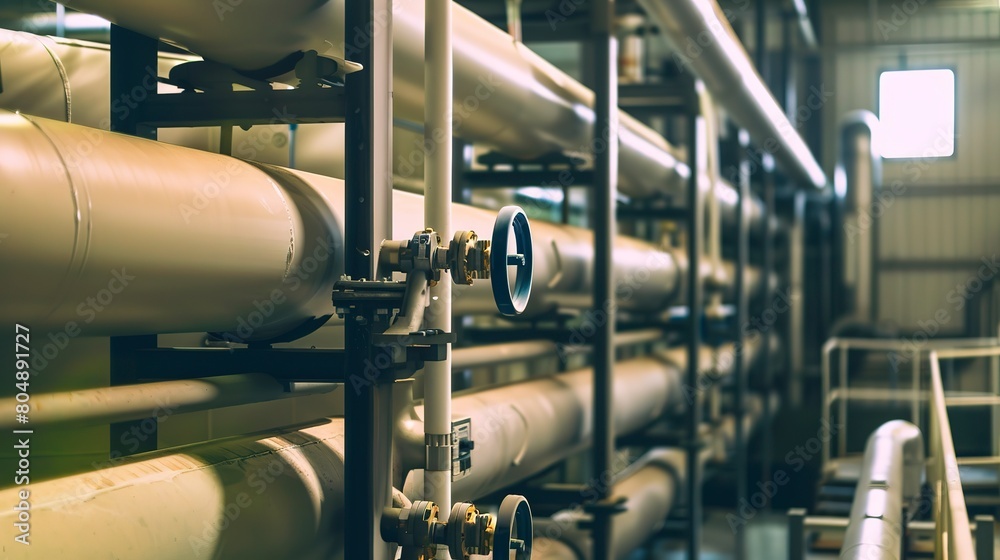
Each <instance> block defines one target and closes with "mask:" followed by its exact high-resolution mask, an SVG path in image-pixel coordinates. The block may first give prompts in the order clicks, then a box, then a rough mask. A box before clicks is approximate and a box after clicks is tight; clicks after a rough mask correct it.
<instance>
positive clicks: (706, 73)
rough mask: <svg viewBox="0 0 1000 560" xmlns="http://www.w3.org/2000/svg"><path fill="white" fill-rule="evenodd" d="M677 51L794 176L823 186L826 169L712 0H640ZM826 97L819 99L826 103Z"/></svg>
mask: <svg viewBox="0 0 1000 560" xmlns="http://www.w3.org/2000/svg"><path fill="white" fill-rule="evenodd" d="M639 4H640V5H641V6H642V8H643V9H644V10H645V11H646V13H647V14H649V17H650V18H651V19H652V20H653V21H654V22H655V23H656V25H657V26H658V27H659V28H660V31H661V34H662V36H663V37H664V38H666V39H667V41H669V42H670V44H671V46H672V47H673V49H674V52H675V54H676V55H677V57H678V58H679V60H680V61H681V62H682V63H683V64H684V66H685V67H686V68H687V69H690V70H691V71H693V72H694V73H695V74H696V75H697V76H698V77H699V78H701V80H702V81H703V82H705V87H706V88H707V89H708V91H709V92H710V93H711V94H712V98H713V99H714V100H715V101H716V102H718V103H719V104H720V105H722V106H723V107H724V108H725V109H726V111H727V112H728V113H729V114H730V115H731V116H732V117H733V120H735V121H736V123H737V124H739V125H740V126H741V127H743V128H745V129H746V130H747V132H749V133H750V137H751V139H752V140H753V141H754V143H755V144H756V145H757V146H758V147H759V148H761V149H762V150H764V151H766V152H768V153H770V154H771V155H772V156H774V159H775V160H776V161H777V162H778V165H779V166H781V168H782V169H783V170H784V171H785V172H786V173H787V174H788V175H789V176H790V177H791V178H792V179H794V180H795V181H796V182H798V183H800V184H802V185H808V186H810V187H816V188H823V187H824V186H826V175H825V174H824V173H823V168H822V167H820V165H819V163H818V162H817V161H816V158H815V157H813V155H812V152H811V151H810V150H809V147H808V146H807V145H806V143H805V142H804V141H803V140H802V137H801V136H799V133H798V131H797V130H796V129H795V125H794V124H792V123H791V122H790V121H789V120H788V117H787V116H786V115H785V112H784V110H783V109H782V108H781V106H779V105H778V102H777V101H775V100H774V96H772V95H771V91H770V90H769V89H768V88H767V85H765V84H764V80H763V79H761V77H760V74H758V73H757V70H756V69H755V68H754V65H753V63H752V62H751V61H750V57H749V56H747V53H746V51H745V50H744V49H743V44H742V43H740V40H739V39H738V38H737V37H736V33H735V32H733V28H732V27H731V26H730V25H729V20H728V19H727V18H726V15H725V14H724V13H723V11H722V9H721V8H720V7H719V4H718V3H717V2H716V1H715V0H639ZM825 101H826V99H825V98H824V99H820V100H819V103H824V102H825Z"/></svg>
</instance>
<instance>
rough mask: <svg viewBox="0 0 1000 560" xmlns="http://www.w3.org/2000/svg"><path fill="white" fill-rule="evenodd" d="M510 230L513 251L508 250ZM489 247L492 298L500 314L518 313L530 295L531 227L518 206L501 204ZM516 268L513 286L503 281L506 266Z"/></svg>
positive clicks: (525, 304) (526, 303) (505, 279)
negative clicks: (512, 237) (512, 234)
mask: <svg viewBox="0 0 1000 560" xmlns="http://www.w3.org/2000/svg"><path fill="white" fill-rule="evenodd" d="M511 229H513V230H514V243H515V247H514V249H515V252H513V253H512V252H511V251H510V247H509V245H510V243H509V241H510V230H511ZM490 245H491V247H490V269H491V270H490V282H491V283H492V284H493V299H494V300H496V304H497V308H498V309H499V310H500V313H502V314H504V315H509V316H513V315H520V314H521V313H522V312H523V311H524V308H525V307H527V305H528V297H529V296H530V295H531V268H532V262H531V228H530V227H529V226H528V216H527V215H525V213H524V210H522V209H521V208H520V207H519V206H504V207H503V208H501V209H500V212H499V213H498V214H497V221H496V223H494V225H493V239H492V242H491V244H490ZM510 265H513V266H516V267H517V272H516V274H515V276H514V286H513V288H511V286H510V283H509V282H508V280H507V267H508V266H510Z"/></svg>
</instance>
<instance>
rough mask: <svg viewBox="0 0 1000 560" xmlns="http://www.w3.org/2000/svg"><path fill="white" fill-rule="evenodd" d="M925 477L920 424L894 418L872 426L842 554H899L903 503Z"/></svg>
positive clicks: (852, 558)
mask: <svg viewBox="0 0 1000 560" xmlns="http://www.w3.org/2000/svg"><path fill="white" fill-rule="evenodd" d="M923 478H924V440H923V436H922V435H921V433H920V429H919V428H917V427H916V426H914V425H913V424H911V423H909V422H906V421H904V420H892V421H890V422H886V423H885V424H882V426H880V427H879V428H878V429H877V430H875V431H874V432H873V433H872V435H871V436H870V437H869V438H868V443H867V444H866V445H865V456H864V459H862V462H861V475H860V476H859V477H858V485H857V488H856V490H855V492H854V503H853V505H851V518H850V522H849V523H848V525H847V532H846V534H845V535H844V544H843V545H842V546H841V548H840V559H841V560H867V559H869V558H880V559H883V560H898V559H899V558H902V552H903V547H902V542H903V541H902V539H903V507H904V506H907V505H911V504H913V503H914V502H915V501H916V500H917V499H918V498H919V497H920V492H921V485H922V484H923ZM911 514H912V512H911Z"/></svg>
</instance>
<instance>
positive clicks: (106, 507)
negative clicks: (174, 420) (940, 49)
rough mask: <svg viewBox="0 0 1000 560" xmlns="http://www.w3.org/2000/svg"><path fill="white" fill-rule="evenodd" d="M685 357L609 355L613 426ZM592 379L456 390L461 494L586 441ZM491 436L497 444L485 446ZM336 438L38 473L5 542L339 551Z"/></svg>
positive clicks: (266, 442)
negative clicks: (23, 532) (469, 430)
mask: <svg viewBox="0 0 1000 560" xmlns="http://www.w3.org/2000/svg"><path fill="white" fill-rule="evenodd" d="M748 357H749V356H748ZM682 367H683V366H682V365H680V366H676V365H669V364H668V363H667V362H665V361H663V360H661V359H657V358H642V359H638V360H630V361H626V362H621V363H619V364H618V365H617V366H616V367H615V373H614V380H615V403H614V404H615V407H614V410H616V411H620V412H618V414H619V416H620V418H619V420H620V422H616V426H617V427H618V430H619V433H625V430H634V429H638V428H640V427H642V426H643V425H644V423H645V422H649V421H650V420H652V419H654V418H655V417H656V416H657V415H658V414H659V413H660V412H662V411H663V410H664V409H665V408H666V407H668V406H670V405H671V403H680V402H683V396H682V393H681V391H680V383H681V377H682V373H681V372H682ZM710 367H711V366H710V365H708V364H706V369H708V368H710ZM592 382H593V380H592V372H591V370H579V371H576V372H571V373H567V374H560V375H555V376H551V377H544V378H539V379H534V380H531V381H526V382H523V383H518V384H513V385H508V386H506V387H499V388H495V389H489V390H485V391H478V392H475V393H471V394H467V395H460V396H457V397H456V398H455V400H454V418H456V419H457V418H461V417H463V416H470V417H472V418H473V424H472V426H473V437H474V438H475V439H476V440H478V441H481V442H484V443H483V444H481V445H477V446H476V447H475V448H474V449H473V451H472V453H473V455H472V461H473V469H472V471H470V474H469V476H467V477H466V478H464V479H462V480H459V481H456V483H455V499H459V500H462V499H470V498H478V497H481V496H483V495H484V494H486V493H489V492H493V491H496V490H498V489H499V488H502V487H503V486H505V485H507V484H510V483H512V482H515V481H517V480H519V479H521V478H523V477H526V476H529V475H531V474H534V473H535V472H537V471H538V470H540V469H543V468H546V467H548V466H550V465H552V464H554V463H556V462H557V461H559V460H561V459H563V458H565V457H566V456H568V455H569V453H571V452H572V451H574V450H577V449H579V448H581V447H582V446H585V445H586V442H587V441H588V440H589V437H590V436H589V434H590V418H591V416H592V413H593V411H592V410H591V409H590V406H591V402H592V399H591V394H590V388H591V387H592ZM413 413H415V416H416V417H415V416H414V414H413ZM419 416H420V411H419V408H418V409H416V410H413V411H409V412H407V413H406V414H404V415H403V418H402V419H401V422H402V425H401V426H400V427H399V429H398V430H397V433H402V434H412V436H413V437H412V438H410V437H404V438H403V439H402V440H401V441H398V442H397V443H398V444H400V446H401V448H402V449H401V452H400V457H401V460H402V461H403V464H404V465H405V466H406V468H409V467H410V466H413V465H417V466H420V465H422V464H423V443H424V442H423V437H422V436H423V426H422V425H421V423H420V421H419ZM569 419H573V420H572V421H569ZM486 442H489V443H490V444H487V443H486ZM494 442H495V443H496V445H497V446H498V447H499V450H493V449H491V448H493V447H494V445H493V444H494ZM343 443H344V423H343V419H339V418H334V419H328V420H323V421H321V422H320V423H318V424H315V425H312V426H306V427H298V428H294V429H290V430H279V431H275V432H272V433H269V434H266V435H257V436H244V437H237V438H230V439H226V440H221V441H216V442H210V443H205V444H198V445H192V446H188V447H185V448H181V449H179V450H176V451H165V452H156V453H153V454H147V455H144V456H140V457H134V458H127V459H115V460H110V461H108V462H107V463H106V464H103V465H95V469H96V470H95V471H93V472H89V473H84V474H80V475H74V476H69V477H64V478H59V479H54V480H47V481H34V482H32V484H31V500H32V501H31V521H32V533H31V535H32V544H31V547H30V549H29V548H28V547H24V548H13V549H12V548H8V552H9V553H11V554H12V555H11V556H10V557H11V558H21V557H24V556H17V555H16V554H17V553H24V551H28V550H30V553H31V555H32V556H31V557H38V558H97V557H115V558H122V559H136V560H138V559H141V560H175V559H177V558H186V559H188V560H201V559H206V560H207V559H213V560H222V559H229V558H232V559H239V560H246V559H248V558H302V559H305V560H320V559H323V560H326V559H329V558H339V557H341V555H342V550H343V534H342V533H341V532H340V528H341V527H342V516H343V515H344V514H345V504H344V500H343V483H344V479H343V475H344V473H343V457H344V447H343ZM508 453H512V454H513V455H512V457H507V454H508ZM501 457H502V458H501ZM512 459H513V460H512ZM418 479H420V480H422V477H418ZM17 492H18V489H17V488H8V489H5V490H2V491H0V501H3V503H11V504H16V503H17V497H16V496H17ZM16 515H17V512H16V511H14V510H13V509H11V508H5V509H4V510H3V511H0V527H2V528H0V538H4V539H6V542H12V541H13V536H14V533H15V531H16V528H15V527H14V524H13V520H14V519H15V517H16ZM73 535H77V536H78V538H77V537H73ZM8 546H13V545H8Z"/></svg>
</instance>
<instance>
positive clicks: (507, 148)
mask: <svg viewBox="0 0 1000 560" xmlns="http://www.w3.org/2000/svg"><path fill="white" fill-rule="evenodd" d="M219 6H221V12H220V13H216V12H217V11H218V10H219ZM73 7H74V8H75V9H78V10H83V11H87V12H91V13H95V14H99V15H102V16H104V17H106V18H108V19H110V20H111V21H113V22H115V23H117V24H119V25H122V26H124V27H128V28H130V29H133V30H135V31H138V32H140V33H144V34H146V35H149V36H151V37H160V38H162V39H164V40H166V41H168V42H171V43H174V44H176V45H179V46H182V47H184V48H186V49H189V50H190V51H191V52H194V53H196V54H199V55H201V56H204V57H205V58H207V59H210V60H214V61H217V62H221V63H223V64H229V65H232V66H233V67H235V68H237V69H240V70H243V71H251V72H257V71H260V70H261V69H263V68H270V69H271V72H269V73H271V74H272V75H273V74H274V73H276V72H279V71H280V72H286V71H288V70H290V69H291V68H290V67H289V66H287V64H283V62H284V61H287V60H290V58H289V57H290V56H291V55H293V54H295V53H298V52H301V51H306V50H310V49H312V50H316V51H318V52H319V53H321V54H324V55H328V56H333V57H338V58H340V57H346V58H348V59H350V58H351V55H352V54H353V49H354V48H355V47H354V46H353V45H355V44H360V43H359V42H360V41H364V40H367V39H366V36H365V32H364V31H362V30H356V32H354V33H352V34H351V35H350V36H348V37H347V41H345V37H344V19H343V10H344V2H343V0H321V1H318V2H317V1H313V0H294V1H291V2H285V3H283V4H282V9H281V10H274V9H272V7H271V6H269V5H268V4H266V3H241V4H240V5H239V7H238V8H235V7H234V8H233V9H229V7H228V6H225V5H220V4H217V3H216V4H213V3H206V2H202V1H200V0H180V1H177V2H171V3H170V4H169V6H167V5H165V4H162V3H160V2H154V1H150V0H147V1H134V0H133V1H130V0H79V1H77V2H74V4H73ZM387 17H388V14H381V15H380V16H379V23H378V24H377V25H382V24H383V23H382V22H384V21H385V19H386V18H387ZM391 17H392V30H393V38H394V49H393V58H394V63H393V70H394V77H393V100H394V106H393V111H394V115H395V117H396V118H397V119H402V120H406V121H410V122H413V123H422V122H424V118H423V106H424V105H423V97H424V76H423V72H422V69H423V64H424V62H423V58H424V57H423V53H424V50H423V49H424V2H423V0H403V1H400V2H395V3H394V4H393V13H392V16H391ZM453 17H454V33H455V36H454V54H455V90H454V99H455V107H456V119H455V120H456V122H455V134H456V135H457V136H459V137H461V138H464V139H466V140H469V141H473V142H479V143H482V144H484V145H486V146H490V147H492V148H494V149H496V150H498V151H500V152H502V153H504V154H507V155H509V156H513V157H518V158H523V159H533V158H537V157H540V156H543V155H547V154H550V153H552V152H567V153H571V154H574V155H578V156H583V157H589V155H590V154H592V152H593V151H594V150H595V149H600V146H601V145H602V143H604V142H606V140H607V137H606V133H602V134H598V135H597V136H598V137H597V139H596V140H595V138H594V130H593V128H594V112H593V105H594V94H593V92H592V91H591V90H589V89H587V88H586V87H584V86H583V85H581V84H580V83H579V82H577V81H576V80H574V79H573V78H571V77H570V76H568V75H567V74H566V73H564V72H562V71H561V70H559V69H558V68H556V67H555V66H553V65H551V64H549V63H548V62H546V61H545V60H544V59H542V58H541V57H540V56H538V55H536V54H535V53H534V52H532V51H531V50H529V49H528V48H527V47H525V46H524V45H523V44H521V43H520V42H517V41H515V40H514V39H513V38H511V36H510V35H508V34H507V33H506V32H504V31H503V30H501V29H499V28H497V27H496V26H494V25H492V24H490V23H489V22H487V21H485V20H483V19H482V18H480V17H478V16H476V15H475V14H474V13H472V12H471V11H469V10H467V9H465V8H463V7H462V6H459V5H455V6H454V16H453ZM345 46H346V48H347V52H346V53H345ZM619 120H620V124H621V129H620V131H619V138H618V141H619V146H620V151H619V158H620V160H621V165H620V166H619V169H620V177H619V181H618V187H619V188H620V189H621V191H622V192H623V193H625V194H627V195H629V196H636V197H644V196H650V195H653V194H657V193H667V194H671V195H682V194H683V193H684V192H685V191H684V189H685V187H686V183H687V180H688V177H690V169H689V168H688V166H687V164H686V163H685V162H683V161H678V155H677V151H676V149H675V148H674V147H673V146H671V145H670V144H668V143H667V141H666V140H665V139H664V138H663V137H662V136H660V135H659V134H657V133H656V132H655V131H653V130H652V129H650V128H649V127H647V126H645V125H643V124H642V123H640V122H639V121H638V120H636V119H634V118H633V117H631V116H630V115H628V114H627V113H625V112H620V113H619ZM411 151H412V150H411ZM327 153H328V152H326V151H324V152H323V154H324V155H326V154H327ZM408 153H409V152H407V154H408ZM398 158H399V155H398V154H397V156H396V158H395V159H398ZM720 186H721V190H724V191H726V194H723V195H722V197H721V198H722V199H723V202H722V204H723V206H724V207H727V206H728V207H730V208H731V207H732V203H731V202H728V200H734V199H735V190H734V189H733V187H732V186H731V185H729V184H728V183H725V182H720ZM703 189H707V186H705V187H703ZM727 195H729V196H727Z"/></svg>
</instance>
